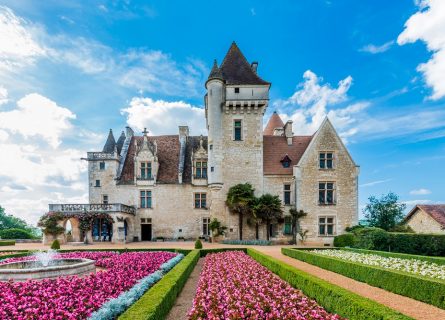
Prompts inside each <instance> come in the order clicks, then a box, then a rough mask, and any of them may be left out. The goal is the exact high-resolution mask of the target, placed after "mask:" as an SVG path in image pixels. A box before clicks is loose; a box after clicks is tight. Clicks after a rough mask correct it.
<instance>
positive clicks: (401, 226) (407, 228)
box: [389, 224, 415, 233]
mask: <svg viewBox="0 0 445 320" xmlns="http://www.w3.org/2000/svg"><path fill="white" fill-rule="evenodd" d="M389 231H390V232H405V233H415V232H414V230H413V229H412V228H411V227H410V226H409V225H407V224H398V225H396V226H395V227H394V228H392V229H391V230H389Z"/></svg>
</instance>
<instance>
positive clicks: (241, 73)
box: [220, 41, 270, 85]
mask: <svg viewBox="0 0 445 320" xmlns="http://www.w3.org/2000/svg"><path fill="white" fill-rule="evenodd" d="M220 69H221V72H222V76H223V79H224V80H225V82H226V84H228V85H237V84H240V85H241V84H254V85H270V83H269V82H267V81H264V80H263V79H261V78H260V77H259V76H258V75H257V74H256V73H255V72H254V71H253V70H252V67H251V66H250V64H249V62H248V61H247V59H246V58H245V57H244V55H243V53H242V52H241V50H240V49H239V48H238V46H237V45H236V43H235V41H234V42H233V43H232V45H231V46H230V48H229V51H228V52H227V54H226V56H225V58H224V60H223V62H222V63H221V66H220Z"/></svg>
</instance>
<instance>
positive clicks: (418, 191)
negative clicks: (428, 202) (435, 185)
mask: <svg viewBox="0 0 445 320" xmlns="http://www.w3.org/2000/svg"><path fill="white" fill-rule="evenodd" d="M409 194H411V195H417V196H419V195H426V194H431V190H428V189H424V188H420V189H415V190H411V191H410V192H409Z"/></svg>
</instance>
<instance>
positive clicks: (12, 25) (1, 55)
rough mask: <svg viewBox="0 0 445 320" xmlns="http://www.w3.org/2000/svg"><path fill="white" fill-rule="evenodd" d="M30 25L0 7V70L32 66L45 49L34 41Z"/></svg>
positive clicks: (43, 53)
mask: <svg viewBox="0 0 445 320" xmlns="http://www.w3.org/2000/svg"><path fill="white" fill-rule="evenodd" d="M32 28H33V27H32V26H31V25H30V23H29V22H28V21H26V20H24V19H22V18H20V17H18V16H16V15H15V14H14V12H13V11H12V10H11V9H9V8H7V7H4V6H0V70H1V69H8V70H13V69H14V68H17V67H22V66H24V65H29V64H32V63H33V62H34V61H35V59H36V58H37V57H39V56H43V55H45V49H44V48H43V47H42V46H41V45H40V44H39V43H38V42H36V41H35V39H34V37H33V35H32Z"/></svg>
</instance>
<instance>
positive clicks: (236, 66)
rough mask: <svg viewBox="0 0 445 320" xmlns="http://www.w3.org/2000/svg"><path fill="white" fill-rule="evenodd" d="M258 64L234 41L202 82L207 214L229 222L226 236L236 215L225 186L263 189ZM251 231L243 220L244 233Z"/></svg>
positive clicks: (234, 230) (264, 101) (264, 85)
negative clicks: (228, 205) (228, 203)
mask: <svg viewBox="0 0 445 320" xmlns="http://www.w3.org/2000/svg"><path fill="white" fill-rule="evenodd" d="M257 68H258V63H257V62H252V63H251V64H249V62H248V61H247V60H246V58H245V57H244V55H243V54H242V52H241V51H240V49H239V48H238V46H237V45H236V43H235V42H233V43H232V45H231V46H230V49H229V51H228V52H227V54H226V56H225V58H224V60H223V62H222V63H221V66H219V67H218V65H217V63H216V61H215V62H214V65H213V68H212V71H211V72H210V75H209V78H208V80H207V82H206V88H207V94H206V96H205V106H206V120H207V127H208V139H209V140H208V155H209V168H210V170H209V187H210V190H211V194H212V196H211V199H212V203H211V205H210V215H211V216H212V217H216V218H218V220H220V221H222V222H223V224H225V225H226V226H227V227H228V228H229V232H228V234H227V237H229V238H234V239H236V238H238V237H239V229H238V227H239V226H238V220H237V219H238V218H237V217H235V216H233V215H231V214H230V213H229V211H228V209H227V208H226V206H225V200H226V195H227V191H228V190H229V188H230V187H231V186H233V185H235V184H238V183H245V182H249V183H250V184H252V186H253V187H254V188H255V193H256V194H257V195H261V194H262V193H263V114H264V112H265V110H266V108H267V105H268V102H269V89H270V83H269V82H266V81H264V80H263V79H261V78H260V77H259V76H258V75H257ZM253 234H254V231H253V229H252V230H251V232H249V230H248V226H247V223H244V226H243V237H244V238H249V237H250V238H251V237H253ZM249 235H250V236H249Z"/></svg>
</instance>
